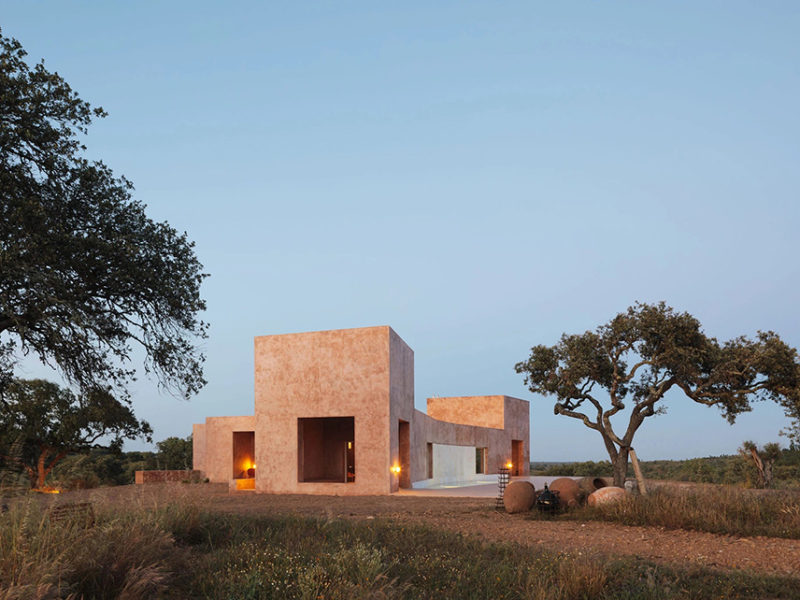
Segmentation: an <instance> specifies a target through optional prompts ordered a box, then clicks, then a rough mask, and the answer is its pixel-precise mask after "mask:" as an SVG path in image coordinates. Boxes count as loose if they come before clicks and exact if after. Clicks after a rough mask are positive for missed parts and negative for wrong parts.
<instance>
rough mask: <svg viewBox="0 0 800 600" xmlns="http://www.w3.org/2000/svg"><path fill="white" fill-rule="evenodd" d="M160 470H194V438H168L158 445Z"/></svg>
mask: <svg viewBox="0 0 800 600" xmlns="http://www.w3.org/2000/svg"><path fill="white" fill-rule="evenodd" d="M156 447H157V448H158V455H157V458H156V459H157V461H158V465H159V466H158V468H159V469H167V470H172V469H178V470H180V469H191V468H192V436H189V437H188V438H179V437H168V438H167V439H165V440H162V441H160V442H158V443H157V444H156Z"/></svg>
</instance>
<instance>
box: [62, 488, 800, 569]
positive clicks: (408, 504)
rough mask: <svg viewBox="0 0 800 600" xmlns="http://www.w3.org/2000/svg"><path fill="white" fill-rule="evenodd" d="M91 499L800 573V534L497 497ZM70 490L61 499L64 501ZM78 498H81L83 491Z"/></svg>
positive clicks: (122, 491) (156, 491)
mask: <svg viewBox="0 0 800 600" xmlns="http://www.w3.org/2000/svg"><path fill="white" fill-rule="evenodd" d="M73 494H79V495H80V496H89V497H90V498H91V499H94V500H97V501H102V500H116V501H122V502H125V503H128V502H134V501H144V502H147V503H149V502H156V503H158V502H163V501H164V500H166V498H167V497H170V496H171V497H175V496H176V495H177V496H183V497H186V498H189V499H191V500H192V501H194V502H197V503H199V504H202V505H206V506H208V507H209V508H213V509H215V510H220V511H226V512H231V513H235V514H241V515H269V514H297V515H304V516H313V517H322V518H346V519H359V520H366V519H370V518H389V519H396V520H398V521H402V522H403V523H416V524H424V525H428V526H433V527H438V528H442V529H447V530H450V531H456V532H460V533H462V534H465V535H472V536H477V537H479V538H480V539H482V540H486V541H500V542H508V541H511V542H517V543H520V544H524V545H528V546H538V547H544V548H548V549H551V550H567V551H570V552H573V553H581V554H583V555H589V556H591V555H611V556H625V555H628V556H638V557H641V558H644V559H647V560H652V561H655V562H661V563H668V564H681V565H687V564H694V565H697V566H705V567H712V568H720V569H748V570H753V571H757V572H761V573H773V574H781V575H794V576H797V577H798V578H800V540H788V539H781V538H766V537H747V538H740V537H734V536H724V535H716V534H711V533H702V532H694V531H683V530H667V529H663V528H660V527H630V526H625V525H618V524H614V523H602V522H597V521H587V522H584V523H582V522H578V521H570V522H563V521H534V520H530V519H527V518H525V516H524V515H522V514H516V515H509V514H506V513H505V512H502V511H496V510H495V509H494V499H490V498H442V497H424V496H402V495H393V496H359V497H343V496H300V495H267V494H256V493H253V492H237V493H234V494H230V493H228V491H227V488H226V487H225V486H221V485H213V484H208V485H181V484H166V485H153V486H125V487H120V488H106V489H105V490H91V491H87V492H80V493H77V492H73V493H72V494H70V496H72V495H73ZM66 499H67V495H64V496H62V498H61V499H59V501H65V500H66ZM76 499H77V498H76Z"/></svg>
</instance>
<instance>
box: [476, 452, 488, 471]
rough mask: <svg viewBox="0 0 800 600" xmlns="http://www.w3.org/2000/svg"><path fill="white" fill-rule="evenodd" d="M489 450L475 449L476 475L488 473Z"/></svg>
mask: <svg viewBox="0 0 800 600" xmlns="http://www.w3.org/2000/svg"><path fill="white" fill-rule="evenodd" d="M488 455H489V449H488V448H475V473H486V462H487V458H488Z"/></svg>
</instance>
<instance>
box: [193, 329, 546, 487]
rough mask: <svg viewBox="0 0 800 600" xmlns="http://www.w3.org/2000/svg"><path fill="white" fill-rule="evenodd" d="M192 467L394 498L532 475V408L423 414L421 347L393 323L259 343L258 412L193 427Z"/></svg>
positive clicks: (449, 402) (250, 483) (438, 405)
mask: <svg viewBox="0 0 800 600" xmlns="http://www.w3.org/2000/svg"><path fill="white" fill-rule="evenodd" d="M192 433H193V440H194V468H195V469H196V470H200V471H203V472H204V473H205V476H206V477H208V478H209V479H210V480H211V481H214V482H227V483H228V484H229V485H230V486H231V488H232V489H254V490H255V491H258V492H264V493H286V494H334V495H371V494H389V493H392V492H396V491H397V490H398V489H400V488H409V487H411V486H412V484H414V483H417V484H418V485H424V484H426V483H427V484H436V483H451V482H452V483H455V482H463V481H469V480H470V478H475V477H476V476H477V475H480V474H491V473H497V470H498V469H499V468H501V467H503V466H506V465H507V464H509V463H510V464H511V472H512V475H527V474H528V471H529V464H530V455H529V452H530V450H529V448H530V423H529V406H528V402H527V401H525V400H520V399H518V398H511V397H509V396H470V397H455V398H428V412H427V414H425V413H423V412H421V411H419V410H416V409H415V408H414V352H413V351H412V350H411V348H409V347H408V346H407V345H406V343H405V342H404V341H403V340H402V339H401V338H400V336H398V335H397V334H396V333H395V332H394V331H393V330H392V329H391V328H390V327H387V326H383V327H365V328H359V329H340V330H332V331H317V332H309V333H296V334H286V335H270V336H261V337H256V338H255V414H253V415H251V416H242V417H208V418H207V419H206V421H205V423H202V424H196V425H194V426H193V431H192Z"/></svg>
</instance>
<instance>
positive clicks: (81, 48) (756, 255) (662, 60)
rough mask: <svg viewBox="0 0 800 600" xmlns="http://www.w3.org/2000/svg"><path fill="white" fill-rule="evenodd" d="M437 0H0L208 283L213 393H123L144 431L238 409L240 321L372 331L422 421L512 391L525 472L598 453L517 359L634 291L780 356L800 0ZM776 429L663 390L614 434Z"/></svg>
mask: <svg viewBox="0 0 800 600" xmlns="http://www.w3.org/2000/svg"><path fill="white" fill-rule="evenodd" d="M431 4H432V3H421V2H416V3H408V2H404V3H388V2H363V3H356V2H327V3H300V2H296V3H272V4H270V5H266V6H265V5H264V4H263V3H220V2H198V1H194V2H144V1H139V2H127V3H122V2H104V3H100V2H94V3H88V2H85V3H78V2H63V1H51V2H27V1H25V2H23V1H19V2H10V1H7V0H2V1H0V27H2V29H3V34H4V35H7V36H12V37H15V38H17V39H19V40H20V42H21V43H22V44H23V46H24V47H25V48H26V50H27V51H28V52H29V59H30V60H31V61H37V60H39V59H40V58H44V59H45V63H46V65H47V67H48V68H49V69H50V70H55V71H58V73H59V74H61V75H62V76H63V77H64V78H65V79H66V80H67V81H68V82H69V83H70V84H71V85H72V86H73V88H74V89H75V90H77V91H78V93H79V94H80V95H81V97H83V98H84V99H86V100H88V101H90V102H91V103H92V104H94V105H100V106H103V107H104V108H105V109H106V110H107V111H108V112H109V113H110V116H109V117H108V118H106V119H104V120H101V121H99V122H97V123H96V124H95V125H94V126H93V127H92V128H91V129H90V134H89V136H88V138H87V145H88V147H89V150H88V156H89V157H91V158H102V159H103V160H104V161H105V162H106V163H107V164H108V165H109V166H111V167H112V168H113V169H114V171H115V172H116V173H118V174H124V175H125V176H127V177H128V178H129V179H131V180H132V181H133V182H134V184H135V186H136V193H135V195H136V197H137V198H138V199H140V200H142V201H144V202H145V203H146V204H147V205H148V212H149V214H150V215H151V216H152V217H153V218H155V219H158V220H167V221H169V223H170V224H172V225H173V226H174V227H176V228H177V229H179V230H181V231H184V230H185V231H187V232H188V234H189V236H190V237H191V238H192V239H193V240H195V241H196V244H197V247H196V250H197V253H198V255H199V257H200V260H201V261H202V263H203V264H204V265H205V268H206V270H207V272H208V273H210V274H211V277H209V278H208V280H207V281H206V283H205V285H204V295H205V297H206V298H207V300H208V311H207V313H206V315H205V319H206V320H207V321H209V322H210V323H211V331H210V339H209V340H208V341H207V344H206V347H205V349H206V353H207V358H208V360H207V368H206V375H207V378H208V380H209V383H208V385H207V386H206V388H205V389H204V390H203V391H202V392H201V393H200V395H199V396H198V397H196V398H195V399H194V400H192V401H191V402H188V403H187V402H182V401H179V400H175V399H173V398H172V397H170V396H166V395H161V394H159V392H158V390H157V387H156V385H155V384H154V383H153V382H147V381H143V382H141V383H140V384H138V385H137V387H136V389H135V408H136V411H137V414H138V415H139V416H140V417H142V418H145V419H147V420H149V421H150V422H151V424H152V425H153V428H154V430H155V438H156V439H157V440H160V439H163V438H165V437H167V436H170V435H180V436H186V435H188V434H189V433H190V432H191V423H193V422H201V421H202V420H203V419H204V418H205V416H211V415H226V414H251V413H252V410H253V357H252V349H253V336H255V335H265V334H273V333H288V332H298V331H311V330H317V329H337V328H344V327H360V326H370V325H391V326H392V327H393V328H394V329H395V331H397V332H398V334H399V335H400V336H401V337H402V338H403V339H404V340H405V341H406V342H407V343H408V344H409V345H410V346H411V347H412V348H413V349H414V351H415V362H416V403H417V407H418V408H421V409H424V405H425V398H427V397H429V396H432V395H439V396H448V395H479V394H508V395H513V396H518V397H521V398H525V399H530V400H531V414H532V438H533V440H532V452H531V457H532V459H533V460H573V459H575V460H588V459H601V458H605V457H606V455H605V451H604V449H603V446H602V443H601V441H600V438H599V436H598V434H597V433H595V432H592V431H590V430H588V429H586V428H585V427H584V426H583V425H581V424H580V423H578V422H577V421H574V420H572V419H568V418H566V417H556V416H554V415H553V411H552V401H551V400H547V399H543V398H541V397H535V396H533V395H532V394H530V393H529V392H528V391H527V390H526V388H525V387H524V385H523V383H522V378H521V377H520V376H519V375H517V374H516V373H515V372H514V369H513V367H514V364H515V363H516V362H518V361H520V360H523V359H525V358H526V357H527V355H528V352H529V348H530V347H531V346H532V345H536V344H553V343H555V342H556V341H557V340H558V338H559V336H560V335H561V333H562V332H568V333H576V332H582V331H584V330H586V329H593V328H595V327H596V326H597V325H599V324H600V323H603V322H605V321H607V320H608V319H609V318H611V317H612V316H613V315H615V314H616V313H617V312H620V311H622V310H624V309H625V308H626V307H627V306H629V305H630V304H632V303H633V302H634V301H636V300H640V301H646V302H654V301H659V300H664V301H666V302H667V303H668V304H670V305H672V306H674V307H675V308H676V309H679V310H681V311H684V310H685V311H688V312H690V313H692V314H693V315H695V316H696V317H698V318H699V319H700V321H701V322H702V323H703V325H704V327H705V330H706V332H707V333H708V334H709V335H712V336H715V337H718V338H720V339H727V338H730V337H733V336H737V335H741V334H747V335H753V334H754V333H755V332H756V331H757V330H759V329H762V330H767V329H771V330H775V331H777V332H778V333H780V335H781V336H782V337H783V338H784V339H785V340H786V341H788V342H789V343H790V344H792V345H793V346H795V347H797V346H800V321H799V320H798V306H800V303H799V302H798V300H799V299H800V298H799V296H800V281H799V280H800V278H799V276H800V267H799V266H798V264H799V261H798V254H800V252H799V251H800V241H798V234H797V230H798V226H800V205H799V202H798V200H800V197H799V195H798V190H800V168H799V167H798V165H800V110H798V107H800V37H799V36H798V32H800V3H797V2H794V1H786V2H771V3H755V2H733V1H728V0H726V1H719V2H677V3H676V2H662V3H652V2H647V3H644V2H624V3H623V2H596V1H592V2H570V3H566V2H564V3H562V2H539V3H534V2H504V3H496V2H492V3H490V2H483V3H472V2H442V3H433V4H435V5H434V6H431ZM21 374H22V375H26V376H34V375H38V374H39V370H38V368H37V367H36V366H34V365H31V364H28V365H26V368H25V371H24V372H23V373H21ZM785 424H786V423H785V419H784V417H783V415H782V413H781V411H780V410H778V409H777V408H776V407H774V406H771V405H767V404H760V405H757V406H756V407H755V411H754V412H753V413H751V414H748V415H745V416H743V417H740V419H739V421H738V422H737V424H736V425H735V426H733V427H731V426H729V425H728V424H727V423H726V422H725V421H724V420H723V419H722V418H721V417H720V415H719V413H718V411H716V410H715V409H709V408H706V407H701V406H698V405H693V404H691V402H690V401H689V400H687V399H685V398H683V397H682V396H679V395H675V396H674V397H672V398H670V402H669V411H668V413H667V414H666V415H664V416H659V417H655V418H653V419H648V420H647V421H646V422H645V424H644V425H643V426H642V428H641V429H640V431H639V433H638V435H637V438H636V440H635V443H634V445H635V447H636V449H637V452H638V454H639V456H640V458H642V459H657V458H683V457H691V456H706V455H715V454H722V453H732V452H735V451H736V448H737V447H738V446H739V445H740V444H741V442H742V441H743V440H745V439H755V440H756V441H758V442H766V441H771V440H776V439H778V438H777V434H778V431H779V430H780V429H781V428H782V427H784V426H785ZM127 447H128V448H138V447H142V445H141V444H140V443H133V444H128V446H127Z"/></svg>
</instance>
